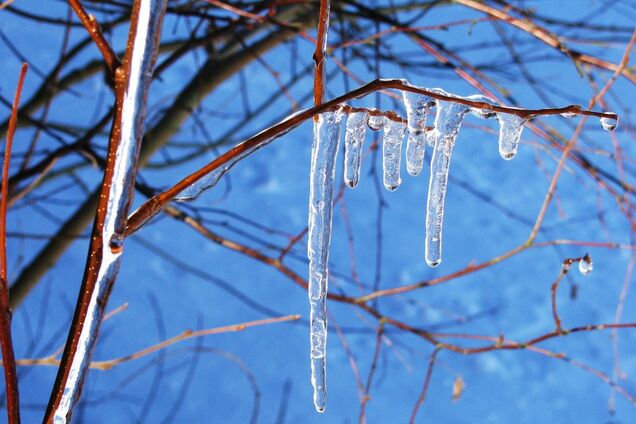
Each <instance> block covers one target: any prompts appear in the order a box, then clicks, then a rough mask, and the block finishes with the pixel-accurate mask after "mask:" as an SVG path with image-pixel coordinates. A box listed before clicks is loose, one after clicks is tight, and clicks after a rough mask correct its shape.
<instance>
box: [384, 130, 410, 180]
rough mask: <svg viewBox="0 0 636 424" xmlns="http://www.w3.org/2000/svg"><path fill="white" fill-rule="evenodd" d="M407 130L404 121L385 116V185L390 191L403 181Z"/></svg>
mask: <svg viewBox="0 0 636 424" xmlns="http://www.w3.org/2000/svg"><path fill="white" fill-rule="evenodd" d="M405 131H406V125H404V124H403V123H402V122H396V121H392V120H390V119H388V118H385V121H384V135H383V137H382V169H383V173H384V187H385V188H386V189H387V190H389V191H394V190H396V189H397V188H398V187H399V186H400V183H401V178H400V158H401V153H402V139H403V138H404V132H405Z"/></svg>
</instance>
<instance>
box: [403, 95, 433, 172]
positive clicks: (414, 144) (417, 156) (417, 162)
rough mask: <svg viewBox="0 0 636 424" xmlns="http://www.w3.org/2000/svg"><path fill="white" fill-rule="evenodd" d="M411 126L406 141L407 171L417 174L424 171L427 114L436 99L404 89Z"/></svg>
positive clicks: (408, 119)
mask: <svg viewBox="0 0 636 424" xmlns="http://www.w3.org/2000/svg"><path fill="white" fill-rule="evenodd" d="M402 97H403V99H404V107H405V108H406V117H407V122H408V128H409V138H408V141H407V142H406V171H407V172H408V173H409V174H410V175H412V176H416V175H419V173H420V172H422V168H423V166H424V155H425V152H426V150H425V148H426V141H427V140H426V115H427V113H428V109H429V107H430V106H432V105H433V104H434V101H433V100H432V99H431V98H430V97H428V96H425V95H422V94H419V93H413V92H410V91H402Z"/></svg>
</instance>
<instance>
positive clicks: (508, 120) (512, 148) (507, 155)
mask: <svg viewBox="0 0 636 424" xmlns="http://www.w3.org/2000/svg"><path fill="white" fill-rule="evenodd" d="M497 119H498V120H499V154H500V155H501V157H502V158H504V159H506V160H510V159H512V158H513V157H515V155H516V154H517V148H518V147H519V140H521V133H522V132H523V127H524V125H525V124H526V122H527V119H526V118H522V117H520V116H517V115H513V114H511V113H502V112H499V113H497Z"/></svg>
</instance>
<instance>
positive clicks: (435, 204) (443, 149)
mask: <svg viewBox="0 0 636 424" xmlns="http://www.w3.org/2000/svg"><path fill="white" fill-rule="evenodd" d="M443 94H446V93H443ZM468 110H469V108H468V107H467V106H464V105H461V104H456V103H452V102H445V101H440V102H438V106H437V115H436V117H435V125H434V126H435V129H434V130H433V135H434V136H435V147H434V148H433V157H432V158H431V176H430V180H429V186H428V199H427V201H426V243H425V257H426V263H427V264H428V265H429V266H432V267H435V266H438V265H439V264H440V263H441V261H442V225H443V223H444V201H445V198H446V186H447V184H448V170H449V166H450V159H451V154H452V152H453V147H454V145H455V140H456V139H457V135H458V134H459V128H460V127H461V124H462V120H463V119H464V115H465V114H466V112H468Z"/></svg>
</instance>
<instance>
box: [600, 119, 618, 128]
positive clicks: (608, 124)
mask: <svg viewBox="0 0 636 424" xmlns="http://www.w3.org/2000/svg"><path fill="white" fill-rule="evenodd" d="M617 124H618V116H617V117H615V118H607V117H602V118H601V127H602V128H603V129H604V130H605V131H614V130H615V129H616V125H617Z"/></svg>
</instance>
